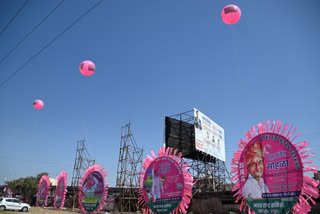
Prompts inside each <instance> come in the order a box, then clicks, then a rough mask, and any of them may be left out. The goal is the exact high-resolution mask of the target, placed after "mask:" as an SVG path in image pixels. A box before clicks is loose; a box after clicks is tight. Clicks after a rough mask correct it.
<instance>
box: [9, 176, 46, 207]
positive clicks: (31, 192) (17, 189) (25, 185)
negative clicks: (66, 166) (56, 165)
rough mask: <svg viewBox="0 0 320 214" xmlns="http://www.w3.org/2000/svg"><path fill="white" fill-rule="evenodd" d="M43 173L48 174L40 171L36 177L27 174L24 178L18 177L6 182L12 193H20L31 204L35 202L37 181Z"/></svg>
mask: <svg viewBox="0 0 320 214" xmlns="http://www.w3.org/2000/svg"><path fill="white" fill-rule="evenodd" d="M43 175H48V173H47V172H41V173H40V174H38V175H37V176H36V177H33V176H29V177H26V178H19V179H17V180H13V181H8V182H7V184H8V187H9V188H10V189H11V190H12V192H13V194H14V195H21V196H22V197H24V198H25V199H26V200H27V201H28V202H29V203H30V204H31V205H32V204H34V203H35V198H36V194H37V190H38V185H39V181H40V179H41V177H42V176H43Z"/></svg>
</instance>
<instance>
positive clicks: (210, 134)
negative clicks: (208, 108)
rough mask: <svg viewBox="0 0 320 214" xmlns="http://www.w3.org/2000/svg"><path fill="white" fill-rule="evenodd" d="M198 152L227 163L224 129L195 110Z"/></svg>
mask: <svg viewBox="0 0 320 214" xmlns="http://www.w3.org/2000/svg"><path fill="white" fill-rule="evenodd" d="M194 133H195V146H196V150H198V151H201V152H204V153H206V154H209V155H211V156H213V157H216V158H218V159H220V160H222V161H226V155H225V138H224V129H223V128H221V127H220V126H219V125H218V124H216V123H215V122H213V121H212V120H211V119H210V118H209V117H207V116H206V115H204V114H203V113H201V112H200V111H199V110H197V109H196V108H194Z"/></svg>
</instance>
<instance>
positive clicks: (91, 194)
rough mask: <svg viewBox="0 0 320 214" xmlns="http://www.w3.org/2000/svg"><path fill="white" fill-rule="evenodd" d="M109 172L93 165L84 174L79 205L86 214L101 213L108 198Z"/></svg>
mask: <svg viewBox="0 0 320 214" xmlns="http://www.w3.org/2000/svg"><path fill="white" fill-rule="evenodd" d="M106 176H107V172H106V171H105V170H104V168H103V167H102V166H100V165H97V164H95V165H93V166H91V167H89V169H87V170H86V171H85V172H84V177H82V178H81V179H82V181H81V182H80V184H81V187H80V191H79V195H78V196H79V205H80V208H81V211H82V212H84V213H91V212H95V211H100V210H101V209H102V208H103V206H104V204H105V200H106V198H107V193H108V188H107V184H106V183H105V177H106Z"/></svg>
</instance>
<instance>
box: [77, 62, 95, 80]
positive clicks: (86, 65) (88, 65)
mask: <svg viewBox="0 0 320 214" xmlns="http://www.w3.org/2000/svg"><path fill="white" fill-rule="evenodd" d="M79 69H80V72H81V73H82V74H83V75H85V76H91V75H92V74H93V73H94V71H95V70H96V66H95V65H94V63H93V62H91V61H90V60H85V61H83V62H81V64H80V66H79Z"/></svg>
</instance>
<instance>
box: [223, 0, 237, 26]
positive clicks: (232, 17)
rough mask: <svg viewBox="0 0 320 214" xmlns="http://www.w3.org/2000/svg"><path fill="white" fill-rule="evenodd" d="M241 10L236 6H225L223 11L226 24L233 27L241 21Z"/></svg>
mask: <svg viewBox="0 0 320 214" xmlns="http://www.w3.org/2000/svg"><path fill="white" fill-rule="evenodd" d="M240 16H241V10H240V8H239V7H238V6H236V5H234V4H229V5H227V6H225V7H224V8H223V9H222V11H221V17H222V21H223V22H224V23H226V24H229V25H232V24H235V23H237V22H238V21H239V19H240Z"/></svg>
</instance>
